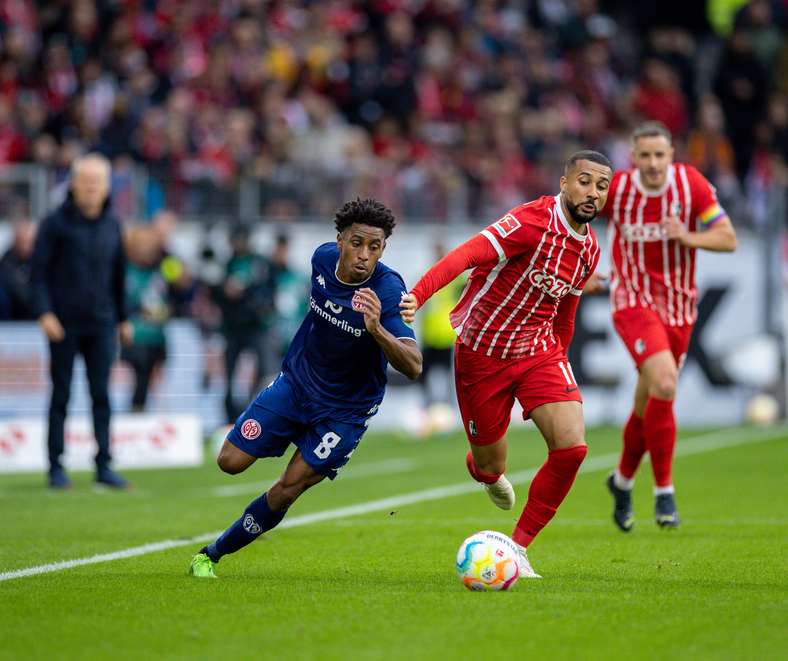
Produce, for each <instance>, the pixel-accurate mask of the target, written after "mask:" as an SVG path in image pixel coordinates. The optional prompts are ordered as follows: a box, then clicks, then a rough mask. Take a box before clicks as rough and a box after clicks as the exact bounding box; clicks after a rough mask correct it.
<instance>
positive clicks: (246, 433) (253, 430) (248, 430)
mask: <svg viewBox="0 0 788 661" xmlns="http://www.w3.org/2000/svg"><path fill="white" fill-rule="evenodd" d="M261 432H262V428H261V427H260V423H259V422H257V420H252V419H251V418H250V419H249V420H245V421H244V423H243V424H242V425H241V436H243V437H244V438H245V439H246V440H247V441H253V440H254V439H256V438H257V437H258V436H259V435H260V433H261Z"/></svg>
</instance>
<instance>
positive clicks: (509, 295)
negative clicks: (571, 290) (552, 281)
mask: <svg viewBox="0 0 788 661" xmlns="http://www.w3.org/2000/svg"><path fill="white" fill-rule="evenodd" d="M547 233H548V230H545V231H544V232H542V238H541V239H540V241H539V245H538V246H537V247H536V250H534V254H533V256H532V257H531V262H530V264H528V268H526V269H525V270H524V271H523V274H522V275H521V276H520V277H519V278H518V280H517V282H516V283H515V284H514V287H512V290H511V291H510V292H509V293H508V294H507V295H506V297H505V298H504V299H503V301H502V302H501V304H500V305H499V306H498V307H497V308H495V310H494V311H493V313H492V314H491V315H490V316H489V317H488V319H487V321H486V322H485V324H484V326H483V327H482V329H481V330H480V331H479V334H478V336H477V337H476V342H475V343H474V345H473V350H474V351H476V350H477V349H478V348H479V343H480V342H481V341H482V336H483V335H484V334H485V332H487V329H488V328H489V327H490V324H491V323H492V322H493V320H494V319H495V317H497V316H498V313H499V312H500V311H501V310H503V308H504V306H505V305H506V304H507V303H508V302H509V300H510V299H511V298H512V296H513V295H514V293H515V292H516V291H517V290H518V289H519V288H520V285H521V284H522V282H523V280H525V279H526V278H527V277H528V274H529V273H530V272H531V269H533V267H534V263H535V262H536V258H537V257H538V256H539V251H540V250H541V249H542V245H543V244H544V241H545V237H546V236H547ZM500 264H503V262H500ZM469 312H470V310H469Z"/></svg>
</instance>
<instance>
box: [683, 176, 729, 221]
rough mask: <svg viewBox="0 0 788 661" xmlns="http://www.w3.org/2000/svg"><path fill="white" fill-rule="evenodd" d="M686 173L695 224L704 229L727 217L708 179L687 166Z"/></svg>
mask: <svg viewBox="0 0 788 661" xmlns="http://www.w3.org/2000/svg"><path fill="white" fill-rule="evenodd" d="M687 173H688V174H689V177H690V182H691V186H692V197H693V209H692V213H693V215H694V218H695V219H696V220H697V226H698V227H700V228H702V229H706V228H707V227H711V226H712V225H714V223H716V222H718V221H720V220H722V219H723V218H727V217H728V214H727V213H726V212H725V209H723V208H722V205H720V203H719V201H718V200H717V191H716V190H715V188H714V186H712V185H711V183H710V182H709V180H708V179H706V177H704V176H703V175H702V174H701V173H700V172H698V171H697V170H696V169H695V168H689V167H688V168H687Z"/></svg>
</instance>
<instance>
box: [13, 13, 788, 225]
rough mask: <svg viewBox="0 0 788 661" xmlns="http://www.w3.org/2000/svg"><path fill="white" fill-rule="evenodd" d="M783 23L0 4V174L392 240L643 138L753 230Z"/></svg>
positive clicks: (785, 94) (771, 168)
mask: <svg viewBox="0 0 788 661" xmlns="http://www.w3.org/2000/svg"><path fill="white" fill-rule="evenodd" d="M787 16H788V6H787V5H786V2H784V0H749V1H748V0H706V1H705V2H700V1H699V2H680V1H678V0H665V1H662V2H659V3H643V2H627V1H625V0H609V1H607V2H606V1H604V0H530V1H526V0H520V1H518V0H478V1H475V2H472V1H469V0H367V1H365V2H360V1H357V2H355V1H353V0H325V1H322V2H315V1H309V0H300V1H299V0H289V1H285V0H282V1H277V0H215V1H209V0H162V1H160V2H154V1H152V0H137V1H135V0H103V1H102V0H53V1H50V2H45V3H44V2H33V1H32V0H0V164H8V163H34V164H38V165H41V166H45V167H46V168H47V169H48V172H49V173H50V176H51V177H52V178H53V180H54V181H55V182H58V181H62V180H64V179H65V177H66V176H67V173H68V166H69V164H70V163H71V161H72V160H73V158H74V157H75V156H76V155H78V154H80V153H83V152H86V151H89V150H98V151H101V152H102V153H104V154H106V155H107V156H109V157H110V158H111V159H112V161H113V165H114V195H115V200H116V206H117V207H118V210H119V211H120V213H121V215H122V216H124V215H125V216H131V215H136V216H137V219H140V218H141V219H147V218H150V217H151V216H153V215H154V214H155V213H156V212H157V211H159V210H160V209H162V208H168V209H173V210H175V211H177V212H178V213H179V214H181V215H182V216H184V217H192V216H194V217H197V216H199V217H209V218H210V217H216V216H221V215H223V214H226V215H230V216H232V215H237V212H238V208H237V207H238V204H237V202H238V199H239V197H243V198H244V200H245V207H244V208H245V209H246V211H247V212H249V211H250V210H251V212H252V213H253V215H254V216H255V217H260V216H262V217H264V218H270V219H275V220H277V221H283V220H289V219H297V218H300V217H304V216H312V217H325V216H326V215H330V214H331V213H332V212H333V210H334V209H335V208H336V206H337V205H338V204H339V203H340V202H341V201H343V200H344V199H347V198H348V197H349V196H350V195H353V194H360V195H374V196H376V197H379V198H380V199H382V200H383V201H384V202H386V203H387V204H388V205H390V206H391V207H392V208H393V209H394V210H395V211H396V212H397V213H398V214H399V215H400V216H401V217H402V218H404V219H405V220H412V221H419V220H422V219H432V220H438V221H444V222H450V221H452V220H456V219H463V220H467V219H471V220H480V219H484V220H488V219H489V218H490V217H492V216H495V215H496V214H498V213H499V212H500V211H502V210H505V209H506V208H509V207H511V206H512V205H514V204H516V203H518V202H520V201H521V200H523V199H529V198H531V197H533V196H536V195H540V194H543V193H544V192H545V191H550V190H553V189H554V188H555V180H556V177H557V173H558V171H559V167H560V164H561V162H562V161H563V159H564V157H565V156H566V154H567V152H570V151H572V150H574V149H575V148H577V147H578V146H583V147H586V146H587V147H593V148H597V149H600V150H602V151H604V152H605V153H607V154H608V155H609V156H610V157H611V158H612V160H613V161H614V163H615V164H616V166H618V167H626V166H627V165H628V159H629V153H628V152H629V146H628V131H629V130H630V129H631V127H632V126H633V124H634V123H636V122H638V121H640V120H641V119H644V118H649V119H657V120H660V121H662V122H664V123H665V124H666V125H667V126H668V127H669V128H670V129H671V131H673V132H674V135H675V136H676V144H677V147H678V154H677V156H678V158H680V159H682V160H688V161H689V162H691V163H694V164H695V165H697V166H698V167H699V168H700V169H701V171H703V172H704V173H705V174H706V175H707V176H709V177H710V178H711V179H712V180H713V181H714V182H715V183H716V185H717V187H718V190H719V193H720V196H721V197H722V198H723V202H724V203H725V204H726V206H728V208H729V210H730V212H731V215H732V217H734V218H735V219H737V220H739V221H741V222H743V223H745V224H746V223H752V224H757V223H758V218H757V214H753V213H752V212H751V209H752V208H753V205H756V206H757V202H758V199H759V198H758V196H759V195H761V196H762V195H763V191H764V190H766V189H767V188H768V187H769V186H771V185H772V184H773V183H774V182H778V183H780V184H784V182H785V179H786V172H785V171H786V165H785V164H786V160H788V101H787V99H788V41H786V40H785V38H784V37H785V27H786V18H787ZM139 166H144V169H140V168H139ZM138 172H142V173H143V175H141V178H140V175H139V174H135V173H138ZM243 181H246V188H244V189H243V190H244V191H245V192H244V193H243V194H240V193H239V190H240V189H241V182H243ZM139 190H142V192H143V198H144V199H143V200H142V202H141V203H140V202H139V200H138V199H136V195H137V192H138V191H139ZM130 191H131V192H130ZM131 198H134V199H131ZM753 198H754V201H753ZM748 200H749V203H746V202H745V201H748ZM6 202H7V200H6ZM8 209H10V210H8V211H7V213H6V214H5V216H6V217H8V216H9V215H10V216H13V215H14V214H17V215H24V214H25V209H24V205H22V206H21V207H14V206H13V205H8ZM126 220H135V219H133V218H131V219H130V218H126Z"/></svg>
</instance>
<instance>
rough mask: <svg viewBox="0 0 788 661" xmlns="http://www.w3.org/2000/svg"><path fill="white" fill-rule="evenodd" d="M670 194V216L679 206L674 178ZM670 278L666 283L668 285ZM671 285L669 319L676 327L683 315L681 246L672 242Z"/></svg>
mask: <svg viewBox="0 0 788 661" xmlns="http://www.w3.org/2000/svg"><path fill="white" fill-rule="evenodd" d="M670 193H671V196H672V199H671V203H670V206H671V208H670V215H671V216H672V215H674V213H675V208H674V207H675V205H676V204H680V203H681V202H680V198H679V187H678V185H677V184H676V178H675V177H673V178H671V180H670ZM670 281H671V280H670V277H669V278H668V283H669V284H670ZM673 285H674V287H675V288H676V312H675V314H674V315H673V316H672V317H671V320H670V325H671V326H678V325H680V324H679V320H680V319H681V317H682V315H683V314H684V294H683V293H682V291H681V246H680V245H679V242H678V241H673Z"/></svg>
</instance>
